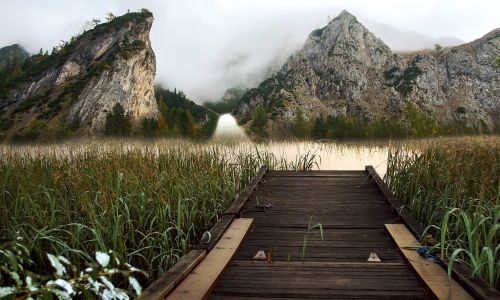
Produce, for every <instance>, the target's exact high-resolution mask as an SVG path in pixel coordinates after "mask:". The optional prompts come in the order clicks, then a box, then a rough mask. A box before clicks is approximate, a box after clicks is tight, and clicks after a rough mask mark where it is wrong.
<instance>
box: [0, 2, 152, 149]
mask: <svg viewBox="0 0 500 300" xmlns="http://www.w3.org/2000/svg"><path fill="white" fill-rule="evenodd" d="M152 23H153V15H152V13H151V12H149V11H147V10H144V9H143V10H141V11H140V12H134V13H127V14H125V15H123V16H120V17H116V18H113V19H111V20H109V22H107V23H102V24H96V26H95V27H94V28H93V29H92V30H89V31H86V32H84V33H83V34H81V35H80V36H78V37H74V38H72V40H71V41H69V42H66V43H65V44H64V45H63V46H62V47H61V48H60V49H55V50H54V51H53V53H52V54H50V55H49V54H43V53H40V54H38V55H34V56H32V57H30V58H28V59H27V61H26V62H25V63H24V64H23V67H24V69H23V70H22V72H21V73H20V74H19V75H18V76H17V77H14V78H13V79H11V80H10V81H8V82H2V86H0V91H2V93H0V113H1V116H0V117H1V119H0V125H1V126H0V127H1V128H2V129H3V137H4V138H7V139H11V138H14V139H17V138H20V139H33V138H36V137H38V136H39V135H41V136H43V135H44V134H47V132H50V131H57V133H56V134H55V135H56V136H59V135H62V136H64V135H65V132H67V131H68V130H71V131H79V132H80V134H94V133H96V132H100V131H102V130H103V127H104V122H105V119H106V115H107V114H108V112H110V111H111V110H112V108H113V106H114V105H115V104H117V103H118V104H120V105H121V106H122V107H123V108H124V110H125V112H126V113H127V114H128V115H130V117H131V119H132V121H133V123H134V124H135V126H137V124H139V122H140V120H141V119H144V118H156V117H157V116H158V113H159V112H158V107H157V103H156V99H155V94H154V76H155V70H156V62H155V55H154V52H153V50H152V48H151V42H150V40H149V32H150V29H151V26H152ZM69 124H77V125H78V126H77V128H71V129H70V128H69V127H75V126H70V125H69ZM52 134H54V132H52V133H51V135H52Z"/></svg>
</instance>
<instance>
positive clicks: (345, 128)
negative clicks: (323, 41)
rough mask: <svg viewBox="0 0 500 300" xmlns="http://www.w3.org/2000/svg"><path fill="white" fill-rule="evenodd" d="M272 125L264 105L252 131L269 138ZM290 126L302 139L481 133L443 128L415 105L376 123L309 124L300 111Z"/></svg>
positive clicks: (336, 120)
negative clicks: (398, 114)
mask: <svg viewBox="0 0 500 300" xmlns="http://www.w3.org/2000/svg"><path fill="white" fill-rule="evenodd" d="M268 121H269V117H268V112H267V111H266V108H265V107H264V106H262V105H261V106H259V107H257V108H256V109H255V110H254V112H253V114H252V123H251V125H250V130H251V131H252V132H253V133H254V134H256V135H259V136H264V137H265V136H267V131H266V125H267V123H268ZM287 125H288V126H287V128H288V130H289V131H290V132H291V133H292V134H293V135H294V136H295V137H297V138H299V139H365V138H404V137H429V136H439V135H453V134H474V133H478V132H480V129H478V128H472V127H468V126H465V125H462V124H449V125H442V124H439V123H438V122H437V121H436V120H434V119H432V118H431V117H430V116H428V115H427V114H426V113H425V112H423V111H422V110H421V109H420V108H419V107H418V106H417V105H416V104H415V103H413V102H408V103H407V105H406V107H405V110H404V113H403V115H402V116H401V117H400V118H389V119H378V120H375V121H370V120H368V119H365V118H361V117H349V116H328V117H326V118H324V117H318V118H315V119H312V120H308V119H306V118H305V117H304V114H303V113H302V111H301V110H300V109H299V110H298V111H297V112H296V114H295V117H294V119H293V120H291V122H289V124H287Z"/></svg>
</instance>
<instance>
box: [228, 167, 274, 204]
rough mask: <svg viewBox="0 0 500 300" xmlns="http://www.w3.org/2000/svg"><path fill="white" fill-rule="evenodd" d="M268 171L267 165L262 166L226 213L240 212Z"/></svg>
mask: <svg viewBox="0 0 500 300" xmlns="http://www.w3.org/2000/svg"><path fill="white" fill-rule="evenodd" d="M266 172H267V166H262V167H261V168H260V170H259V172H257V174H256V175H255V176H254V178H253V179H252V181H250V183H249V184H248V185H247V187H246V188H245V189H244V190H243V191H242V192H241V193H240V194H239V195H238V197H237V198H236V200H235V201H234V202H233V204H232V205H231V206H230V207H229V209H228V210H227V211H226V214H239V213H240V212H241V208H242V207H243V205H244V204H245V202H246V201H247V200H248V198H249V197H250V195H251V194H252V193H253V191H254V190H255V189H256V188H257V186H258V185H259V182H260V181H261V180H262V178H263V177H264V175H265V174H266Z"/></svg>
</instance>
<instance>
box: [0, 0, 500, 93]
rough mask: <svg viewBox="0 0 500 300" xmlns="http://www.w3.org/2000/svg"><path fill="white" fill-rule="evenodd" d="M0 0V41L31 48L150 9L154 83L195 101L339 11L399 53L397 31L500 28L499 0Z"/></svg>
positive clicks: (447, 33)
mask: <svg viewBox="0 0 500 300" xmlns="http://www.w3.org/2000/svg"><path fill="white" fill-rule="evenodd" d="M0 1H1V4H2V5H1V7H2V9H1V10H0V47H2V46H6V45H10V44H13V43H19V44H21V45H23V46H24V47H25V48H26V49H28V50H29V51H30V52H37V51H38V50H39V49H40V48H44V49H52V47H53V46H55V45H58V44H60V43H61V40H69V38H70V37H71V36H72V35H75V34H76V33H78V32H80V31H81V30H82V28H83V26H84V24H85V22H86V21H89V20H91V19H92V18H95V17H97V18H100V19H101V20H105V14H106V13H107V12H112V13H114V14H115V15H120V14H123V13H125V12H127V9H130V10H132V11H135V10H138V9H139V8H142V7H145V8H147V9H149V10H151V11H152V12H153V14H154V16H155V23H154V25H153V29H152V33H151V41H152V44H153V49H154V51H155V53H156V58H157V81H158V82H160V83H162V84H163V85H165V86H168V87H171V88H173V87H177V88H178V89H182V90H184V91H185V92H186V94H187V95H188V96H189V97H191V98H193V99H194V100H196V101H198V102H200V101H201V100H204V99H217V98H219V97H221V96H222V94H223V92H224V90H225V89H227V88H229V87H232V86H238V85H252V84H256V83H257V82H258V81H259V80H260V79H261V77H262V76H263V75H262V74H263V72H264V70H265V69H266V68H267V67H268V66H269V65H270V64H271V62H273V61H276V60H278V61H280V60H283V59H284V58H286V57H287V56H288V55H289V54H290V53H292V52H293V51H294V50H296V49H297V48H299V47H300V45H301V44H302V43H303V42H304V40H305V39H306V37H307V35H308V34H309V32H311V31H312V30H314V29H315V28H319V27H323V26H325V25H326V23H327V18H328V16H332V17H335V16H336V15H337V14H338V13H339V12H340V11H341V10H342V9H347V10H348V11H349V12H351V13H352V14H354V15H355V16H357V17H358V20H360V21H361V22H362V23H363V24H365V25H366V26H367V27H368V29H370V30H371V31H373V32H374V33H375V34H376V35H378V36H379V37H381V38H382V39H383V40H384V41H385V42H386V43H387V44H388V45H389V46H390V47H391V48H393V49H395V50H407V49H403V48H405V46H404V45H405V44H406V43H405V42H406V41H404V40H403V41H402V40H401V37H405V38H406V37H412V38H411V40H413V41H414V42H415V41H416V40H417V39H422V40H424V39H427V38H433V39H438V38H441V37H453V38H456V39H459V40H461V41H465V42H469V41H471V40H474V39H476V38H479V37H481V36H482V35H484V34H486V33H487V32H489V31H491V30H493V29H494V28H498V27H500V16H499V13H500V1H499V0H475V1H471V0H443V1H432V0H419V1H402V0H385V1H384V0H377V1H373V0H360V1H352V0H350V1H348V0H328V1H327V0H316V1H315V0H303V1H298V0H219V1H216V0H214V1H210V0H142V1H137V0H105V1H103V0H31V1H27V0H0ZM384 24H385V25H389V26H385V25H384ZM408 31H411V32H412V33H411V34H409V33H408ZM426 41H427V40H426ZM407 45H411V46H412V47H416V46H414V45H417V44H416V43H413V44H411V43H410V41H408V43H407ZM398 48H399V49H398Z"/></svg>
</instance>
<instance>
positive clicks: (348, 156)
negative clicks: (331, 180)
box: [256, 142, 390, 175]
mask: <svg viewBox="0 0 500 300" xmlns="http://www.w3.org/2000/svg"><path fill="white" fill-rule="evenodd" d="M389 146H390V145H389V143H388V142H387V143H378V144H371V143H338V142H330V143H317V142H272V143H269V144H261V145H258V146H256V147H257V149H259V151H269V152H272V153H273V154H274V155H275V156H277V157H283V158H286V159H287V160H290V161H292V160H294V159H296V157H298V156H300V155H305V154H308V153H309V154H315V155H316V156H317V162H318V166H319V169H320V170H364V168H365V166H367V165H372V166H373V167H374V168H375V169H376V170H377V172H378V173H379V174H380V175H384V174H385V172H386V169H387V154H388V150H389Z"/></svg>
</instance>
